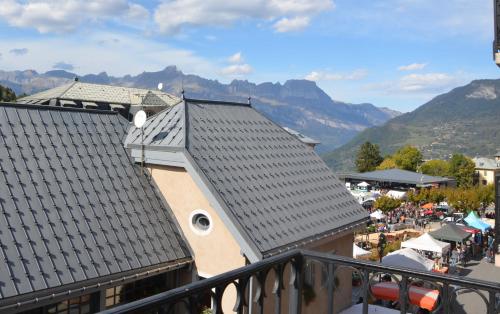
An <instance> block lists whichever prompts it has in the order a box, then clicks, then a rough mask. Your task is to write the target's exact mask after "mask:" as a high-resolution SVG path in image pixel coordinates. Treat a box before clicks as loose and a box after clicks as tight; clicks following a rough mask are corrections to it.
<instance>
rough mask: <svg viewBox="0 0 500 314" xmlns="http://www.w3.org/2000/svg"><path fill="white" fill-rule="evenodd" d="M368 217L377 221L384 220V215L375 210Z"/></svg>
mask: <svg viewBox="0 0 500 314" xmlns="http://www.w3.org/2000/svg"><path fill="white" fill-rule="evenodd" d="M370 217H371V218H374V219H377V220H378V219H384V218H385V215H384V213H383V212H382V211H381V210H376V211H374V212H373V213H371V214H370Z"/></svg>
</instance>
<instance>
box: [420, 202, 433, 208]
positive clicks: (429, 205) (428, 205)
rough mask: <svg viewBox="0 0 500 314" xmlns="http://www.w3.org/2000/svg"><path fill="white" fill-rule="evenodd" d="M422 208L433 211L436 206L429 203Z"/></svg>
mask: <svg viewBox="0 0 500 314" xmlns="http://www.w3.org/2000/svg"><path fill="white" fill-rule="evenodd" d="M422 208H424V209H433V208H434V204H432V203H427V204H425V205H423V206H422Z"/></svg>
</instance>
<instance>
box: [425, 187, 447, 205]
mask: <svg viewBox="0 0 500 314" xmlns="http://www.w3.org/2000/svg"><path fill="white" fill-rule="evenodd" d="M445 199H446V193H445V191H444V189H436V188H433V189H430V190H429V197H428V200H429V202H432V203H436V204H439V203H441V202H442V201H444V200H445Z"/></svg>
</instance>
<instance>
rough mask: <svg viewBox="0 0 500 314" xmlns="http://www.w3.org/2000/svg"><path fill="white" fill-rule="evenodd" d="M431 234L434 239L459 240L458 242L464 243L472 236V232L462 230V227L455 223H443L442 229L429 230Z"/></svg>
mask: <svg viewBox="0 0 500 314" xmlns="http://www.w3.org/2000/svg"><path fill="white" fill-rule="evenodd" d="M429 234H430V235H431V236H432V237H433V238H434V239H437V240H440V241H448V242H457V243H462V242H464V241H465V240H467V239H468V238H470V236H471V234H470V233H468V232H467V231H464V230H462V228H460V227H459V226H457V225H456V224H453V223H449V224H446V225H443V226H442V227H441V228H440V229H438V230H434V231H431V232H429Z"/></svg>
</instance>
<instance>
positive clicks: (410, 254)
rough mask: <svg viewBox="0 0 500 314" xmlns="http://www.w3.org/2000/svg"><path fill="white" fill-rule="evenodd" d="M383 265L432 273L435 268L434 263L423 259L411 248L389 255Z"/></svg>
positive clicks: (384, 258)
mask: <svg viewBox="0 0 500 314" xmlns="http://www.w3.org/2000/svg"><path fill="white" fill-rule="evenodd" d="M382 264H384V265H388V266H398V267H406V268H412V269H416V270H427V271H431V270H432V269H433V268H434V261H432V260H430V259H427V258H425V257H423V256H422V255H420V254H418V253H417V252H415V251H414V250H412V249H409V248H405V249H400V250H397V251H394V252H392V253H389V254H387V255H386V256H384V257H383V258H382Z"/></svg>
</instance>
